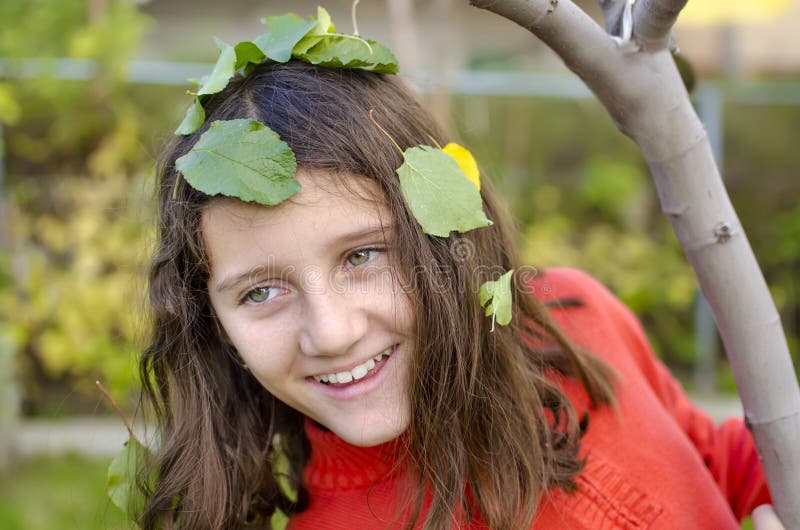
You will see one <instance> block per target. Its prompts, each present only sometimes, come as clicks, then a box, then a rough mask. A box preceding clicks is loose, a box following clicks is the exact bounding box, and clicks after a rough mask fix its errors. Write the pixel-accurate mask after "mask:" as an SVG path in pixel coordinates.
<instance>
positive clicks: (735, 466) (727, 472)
mask: <svg viewBox="0 0 800 530" xmlns="http://www.w3.org/2000/svg"><path fill="white" fill-rule="evenodd" d="M602 290H603V291H604V294H605V298H606V302H607V305H608V306H610V309H611V311H609V313H610V316H611V317H612V318H614V319H615V320H616V321H617V328H618V330H619V331H620V333H622V334H623V335H624V337H623V338H624V340H625V341H626V342H627V343H628V344H629V345H630V351H631V352H632V355H633V356H634V361H635V363H636V365H637V366H638V368H639V370H641V372H642V374H643V375H644V376H645V378H646V380H647V381H648V383H649V385H650V386H651V388H652V389H653V391H654V392H655V394H656V395H657V397H658V399H659V401H660V402H661V403H662V404H663V406H664V407H665V408H666V410H667V411H668V412H669V413H670V414H671V416H672V417H673V418H674V419H675V421H676V422H677V423H678V424H679V426H680V427H681V429H682V430H683V432H684V433H685V434H686V436H687V437H688V438H689V440H691V442H692V444H693V445H694V446H695V448H696V449H697V451H698V453H699V454H700V456H701V457H702V459H703V461H704V462H705V464H706V466H707V467H708V469H709V470H710V471H711V474H712V476H713V477H714V479H715V481H716V482H717V484H718V485H719V487H720V489H721V491H722V493H723V495H724V496H725V497H726V498H727V500H728V503H729V504H730V506H731V509H732V510H733V512H734V514H735V515H736V517H737V518H738V519H739V520H741V519H742V518H744V517H745V516H747V515H749V514H750V513H751V512H752V511H753V509H754V508H755V507H756V506H758V505H760V504H763V503H767V502H770V495H769V491H768V489H767V484H766V480H765V477H764V472H763V469H762V466H761V462H760V460H759V457H758V454H757V452H756V448H755V444H754V443H753V439H752V436H751V434H750V432H749V431H748V429H747V428H746V427H745V424H744V422H743V421H742V419H741V418H731V419H728V420H726V421H725V422H723V423H722V424H721V425H716V424H715V423H714V421H713V420H712V419H711V417H710V416H709V415H708V414H707V413H706V412H705V411H703V410H701V409H699V408H698V407H696V406H695V405H694V404H693V403H692V401H691V400H690V399H689V397H688V396H687V395H686V393H685V392H684V390H683V388H682V387H681V385H680V383H678V381H677V380H675V378H674V377H673V376H672V374H670V372H669V370H668V369H667V367H666V366H665V365H664V364H663V363H662V362H661V361H660V360H658V359H657V358H656V356H655V353H654V352H653V350H652V348H651V346H650V344H649V342H648V340H647V337H646V335H645V333H644V331H643V329H642V326H641V324H640V322H639V320H638V319H637V318H636V317H635V316H634V315H633V313H632V312H631V311H630V310H629V309H628V308H627V307H626V306H625V305H624V304H622V302H620V301H619V300H618V299H617V298H616V297H614V296H613V295H612V294H611V293H610V292H609V291H608V290H606V289H605V288H604V287H602Z"/></svg>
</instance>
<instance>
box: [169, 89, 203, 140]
mask: <svg viewBox="0 0 800 530" xmlns="http://www.w3.org/2000/svg"><path fill="white" fill-rule="evenodd" d="M204 121H206V111H205V109H203V105H202V103H200V98H199V97H195V98H194V102H193V103H192V105H191V106H190V107H189V108H188V109H186V116H185V117H184V118H183V121H182V122H181V124H180V125H178V128H177V129H175V134H180V135H187V134H192V133H193V132H195V131H196V130H197V129H199V128H200V127H201V126H202V125H203V122H204Z"/></svg>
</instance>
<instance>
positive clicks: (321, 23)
mask: <svg viewBox="0 0 800 530" xmlns="http://www.w3.org/2000/svg"><path fill="white" fill-rule="evenodd" d="M335 31H336V26H334V25H333V21H331V15H330V14H329V13H328V11H327V10H326V9H325V8H324V7H322V6H318V7H317V24H316V25H315V26H314V27H313V28H312V29H311V31H309V32H308V33H307V34H306V36H305V37H303V38H302V39H300V42H298V43H297V44H295V46H294V48H292V55H294V56H297V55H301V54H304V53H306V52H307V51H308V50H310V49H311V48H312V47H313V46H314V45H316V44H317V43H318V42H319V41H321V40H322V38H323V37H324V36H326V35H328V34H330V33H333V32H335Z"/></svg>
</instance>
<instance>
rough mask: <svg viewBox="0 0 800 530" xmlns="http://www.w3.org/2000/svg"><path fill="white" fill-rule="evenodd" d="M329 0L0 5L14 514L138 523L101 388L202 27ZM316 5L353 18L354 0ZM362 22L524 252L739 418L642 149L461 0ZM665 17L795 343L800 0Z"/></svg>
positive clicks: (2, 462)
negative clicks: (592, 290)
mask: <svg viewBox="0 0 800 530" xmlns="http://www.w3.org/2000/svg"><path fill="white" fill-rule="evenodd" d="M579 3H580V4H582V5H584V7H585V8H586V9H587V11H589V12H590V13H592V14H593V16H595V18H597V19H598V20H599V19H600V15H599V11H598V10H597V8H596V5H595V3H589V2H579ZM316 5H317V3H316V2H306V1H302V0H292V1H266V0H262V1H258V2H256V1H246V0H226V1H225V2H216V1H212V0H191V1H190V0H169V1H167V0H151V1H141V0H140V1H134V0H3V1H2V2H0V528H4V529H17V528H19V529H28V528H48V529H57V528H81V529H88V528H125V527H126V526H125V524H124V522H123V519H122V516H121V514H119V513H118V512H117V510H116V508H114V507H113V506H112V505H110V504H109V503H108V501H107V500H106V497H105V493H104V490H105V474H106V467H107V465H108V461H109V458H110V455H113V454H115V453H116V452H118V451H119V450H120V449H121V444H122V442H123V441H124V440H125V439H126V433H125V429H124V427H123V426H122V423H121V421H120V420H119V419H117V418H116V417H114V416H112V414H113V413H112V411H111V408H110V407H109V406H108V404H107V403H106V402H105V401H104V400H103V398H102V397H101V395H100V393H99V392H98V390H97V389H96V387H95V381H96V380H100V381H102V382H103V384H104V385H105V386H106V387H107V388H108V389H109V391H110V392H111V394H112V395H113V396H114V397H115V399H116V400H117V401H118V402H119V403H120V405H121V406H122V408H123V409H124V410H125V411H126V412H127V414H128V415H129V416H132V415H133V412H134V410H135V408H136V398H137V387H138V382H137V375H136V355H137V352H138V351H139V350H140V349H141V348H142V345H143V344H144V342H145V340H146V337H147V331H146V320H145V314H146V313H145V311H144V302H143V298H144V297H143V293H144V287H145V279H144V273H145V270H146V263H147V259H148V255H149V252H150V250H151V248H152V244H153V228H154V222H153V217H154V202H153V193H152V187H153V186H152V185H153V163H154V159H155V157H156V156H157V154H158V151H159V146H160V145H161V144H162V143H163V141H164V140H165V139H166V138H168V137H169V136H170V135H171V134H172V131H173V130H174V129H175V127H176V126H177V124H178V123H179V122H180V119H181V118H182V116H183V113H184V110H185V108H186V107H187V106H188V104H189V103H190V98H189V97H188V96H187V95H186V94H185V89H186V88H188V86H189V85H188V84H187V83H186V82H185V79H186V78H187V77H195V76H199V75H202V74H204V73H208V72H209V71H210V66H211V63H213V61H214V60H216V55H217V51H216V47H215V45H214V42H213V40H212V36H218V37H220V38H222V39H223V40H225V41H227V42H230V43H235V42H238V41H240V40H248V39H251V38H254V37H255V36H257V35H258V34H260V33H261V31H262V27H263V26H262V25H261V24H260V22H259V19H260V18H261V17H263V16H267V15H277V14H282V13H284V12H286V11H294V12H295V13H298V14H300V15H303V16H310V15H313V14H315V9H316ZM325 7H326V8H327V9H328V10H329V11H330V12H331V15H332V16H333V19H334V21H335V22H336V23H337V26H338V29H339V30H340V31H344V32H351V31H352V23H351V17H350V8H351V2H350V1H349V0H348V1H344V0H329V1H328V2H326V3H325ZM754 9H757V11H754ZM358 25H359V30H360V32H361V34H362V35H365V36H367V37H369V38H375V39H376V40H379V41H381V42H384V43H386V44H388V45H390V46H391V47H392V48H393V50H394V51H395V53H396V55H397V56H398V59H399V61H400V65H401V70H402V72H403V75H404V76H406V78H407V79H408V80H409V82H411V83H412V84H413V85H414V86H416V87H417V88H418V89H419V90H420V91H421V92H422V94H423V97H424V99H425V100H426V102H427V104H428V106H429V108H430V109H432V110H433V111H434V112H435V114H436V115H437V116H438V117H439V119H440V120H442V121H443V122H444V123H445V124H446V125H447V126H448V127H449V129H450V131H451V132H452V134H453V135H454V137H455V138H457V139H458V140H460V141H461V142H462V143H463V144H464V145H466V146H467V147H468V148H469V149H471V150H472V151H473V153H474V154H475V156H476V158H477V159H478V161H479V164H480V166H481V169H482V171H483V172H484V173H485V174H486V175H488V176H489V177H490V178H491V179H493V181H494V182H495V183H496V184H497V187H498V188H499V190H500V192H501V193H502V194H503V195H504V196H505V197H506V199H507V202H508V204H509V207H510V208H511V210H512V212H513V214H514V216H515V218H516V219H517V221H518V223H519V228H520V244H521V246H522V249H523V253H524V257H525V259H526V261H527V263H529V264H532V265H536V266H553V265H567V266H575V267H580V268H583V269H585V270H587V271H589V272H590V273H592V274H593V275H595V276H596V277H598V278H599V279H600V280H601V281H602V282H604V283H605V284H606V285H608V286H609V287H610V288H611V289H612V290H613V291H614V292H615V293H616V294H617V295H618V296H620V297H621V298H622V299H623V300H624V301H625V302H626V303H627V304H628V305H629V306H630V307H631V308H632V309H633V310H634V311H635V312H636V313H637V314H638V315H639V316H640V318H641V319H642V321H643V322H644V325H645V328H646V330H647V332H648V334H649V336H650V339H651V341H652V343H653V345H654V347H655V349H656V350H657V352H658V354H659V355H660V356H661V357H662V358H663V359H664V360H665V361H666V362H667V363H668V364H669V366H670V367H671V368H672V369H673V371H674V373H675V374H676V375H677V376H678V377H679V378H680V379H681V380H682V381H683V382H684V384H685V386H686V387H687V388H688V389H689V390H690V392H692V394H693V396H695V398H696V399H697V400H698V402H700V403H701V404H703V406H706V407H707V408H709V410H710V411H711V412H712V413H713V414H714V415H715V416H717V417H722V416H724V415H726V414H731V413H734V414H735V413H737V411H738V410H740V409H739V408H738V405H737V401H736V397H735V387H734V384H733V380H732V377H731V375H730V370H729V369H728V367H727V363H726V362H725V360H724V352H723V351H722V348H721V345H720V344H719V341H718V339H717V337H716V334H715V332H714V329H713V320H711V318H710V315H709V313H708V309H707V306H706V305H705V304H704V302H703V300H702V297H700V296H698V292H697V285H696V282H695V279H694V276H693V274H692V271H691V269H690V268H689V266H688V265H687V264H686V261H685V259H684V257H683V255H682V253H681V250H680V248H679V246H678V243H677V241H676V238H675V237H674V235H673V233H672V229H671V227H670V226H669V223H668V222H667V221H666V220H665V219H664V218H663V217H662V215H661V213H660V211H659V206H658V201H657V197H656V194H655V190H654V187H653V186H652V184H651V182H650V178H649V176H648V173H647V169H646V166H645V164H644V162H643V160H642V158H641V157H640V155H639V154H638V152H637V149H636V148H635V146H634V145H633V143H632V142H631V141H630V140H628V139H627V138H625V137H623V136H622V135H621V134H619V133H618V132H617V130H616V129H615V127H614V125H613V123H612V122H611V120H610V118H609V117H608V116H606V114H605V112H604V110H603V109H602V108H601V107H600V105H599V104H598V103H596V102H595V101H594V100H593V99H592V97H591V95H590V94H589V93H588V92H587V90H586V89H585V87H584V86H583V85H582V84H581V83H580V82H579V81H578V80H577V79H575V78H574V77H573V76H571V75H570V74H569V73H568V72H567V71H566V70H565V68H564V67H563V66H562V65H561V63H560V61H559V60H558V58H557V57H555V56H554V54H552V53H551V52H550V51H549V50H548V49H546V48H545V47H544V46H543V45H541V44H540V43H539V42H538V41H536V39H535V38H533V37H532V36H531V35H530V34H528V33H527V32H526V31H524V30H522V29H521V28H519V27H517V26H515V25H513V24H511V23H509V22H507V21H505V20H502V19H500V18H499V17H497V16H495V15H492V14H489V13H486V12H482V11H479V10H476V9H474V8H469V7H467V5H466V2H461V1H456V0H428V1H424V2H423V1H419V0H417V1H413V0H363V1H362V2H361V3H360V4H359V6H358ZM675 33H676V36H677V41H678V44H679V46H680V50H681V55H682V57H683V59H684V61H682V64H684V63H688V64H690V65H691V67H692V69H693V73H690V74H688V75H689V76H690V77H694V80H695V87H694V90H693V92H692V94H693V99H694V100H695V103H696V105H697V108H698V111H699V113H700V114H701V116H702V118H703V120H704V122H705V123H706V127H707V129H708V131H709V134H710V136H711V139H712V144H713V146H714V149H715V151H716V155H717V156H718V160H719V162H720V165H721V166H722V169H723V175H724V178H725V181H726V183H727V186H728V190H729V193H730V194H731V197H732V200H733V203H734V206H735V207H736V209H737V211H738V213H739V216H740V217H741V220H742V223H743V225H744V227H745V228H746V229H747V231H748V235H749V237H750V240H751V243H752V245H753V247H754V249H755V252H756V255H757V256H758V258H759V261H760V263H761V266H762V268H763V270H764V274H765V276H766V278H767V281H768V283H769V285H770V287H771V289H772V294H773V296H774V298H775V302H776V304H777V306H778V309H779V311H780V313H781V316H782V318H783V324H784V328H785V330H786V332H787V334H788V339H789V344H790V348H791V349H792V351H793V352H795V354H796V353H797V352H798V350H799V348H798V339H800V275H799V273H800V201H799V200H798V199H800V178H798V176H799V175H798V172H799V171H800V149H798V148H797V138H798V137H800V37H798V35H799V34H800V1H798V0H762V1H760V2H758V3H756V2H752V1H746V0H727V1H722V0H719V1H718V0H704V1H703V2H701V1H699V0H693V1H692V2H689V8H687V11H686V12H685V13H684V15H682V18H681V20H680V21H679V23H678V26H677V28H676V32H675ZM684 66H685V64H684ZM687 71H688V70H687Z"/></svg>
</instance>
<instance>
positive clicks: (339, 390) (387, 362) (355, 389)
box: [306, 344, 398, 399]
mask: <svg viewBox="0 0 800 530" xmlns="http://www.w3.org/2000/svg"><path fill="white" fill-rule="evenodd" d="M384 351H385V350H384ZM397 351H398V345H397V344H395V345H394V346H393V347H392V353H391V354H390V355H389V357H388V358H387V359H384V360H382V361H381V362H380V363H379V364H377V365H376V367H375V369H373V371H372V372H370V373H369V374H368V375H367V376H366V377H364V378H363V379H359V380H357V381H353V382H351V383H347V384H346V385H344V386H332V385H329V384H325V383H321V382H319V381H317V380H316V379H314V378H313V377H307V378H306V382H307V383H308V384H310V385H313V386H314V387H315V388H318V389H319V390H320V391H321V392H324V393H325V394H326V395H328V396H330V397H332V398H335V399H353V398H357V397H359V396H362V395H364V394H367V393H369V392H372V391H373V390H374V389H376V388H378V387H379V386H381V385H382V384H383V381H384V380H385V379H386V377H387V376H388V374H389V373H390V372H391V371H392V370H391V369H392V367H393V365H394V359H395V357H396V353H397ZM364 362H366V361H361V363H355V364H353V365H352V366H351V367H350V370H352V369H353V368H355V367H356V366H358V365H359V364H363V363H364ZM344 370H347V369H346V368H345V369H344ZM339 371H343V370H339ZM325 373H331V372H325Z"/></svg>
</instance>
